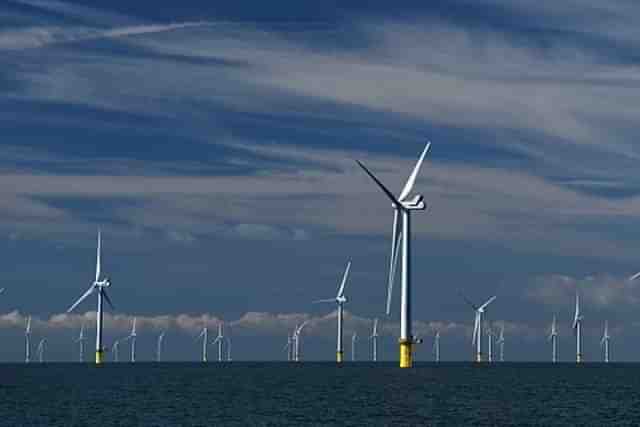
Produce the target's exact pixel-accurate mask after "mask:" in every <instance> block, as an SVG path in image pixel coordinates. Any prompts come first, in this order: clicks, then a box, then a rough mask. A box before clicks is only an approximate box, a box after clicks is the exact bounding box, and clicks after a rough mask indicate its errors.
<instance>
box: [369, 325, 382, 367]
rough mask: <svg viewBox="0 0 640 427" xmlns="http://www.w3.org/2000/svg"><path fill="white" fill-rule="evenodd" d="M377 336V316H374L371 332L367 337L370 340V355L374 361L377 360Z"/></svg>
mask: <svg viewBox="0 0 640 427" xmlns="http://www.w3.org/2000/svg"><path fill="white" fill-rule="evenodd" d="M379 336H380V335H378V318H375V319H374V320H373V333H372V334H371V336H370V337H369V339H370V340H371V345H372V353H373V354H372V356H373V361H374V362H377V361H378V337H379Z"/></svg>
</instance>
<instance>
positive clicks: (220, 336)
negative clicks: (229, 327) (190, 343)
mask: <svg viewBox="0 0 640 427" xmlns="http://www.w3.org/2000/svg"><path fill="white" fill-rule="evenodd" d="M222 325H223V324H222V322H220V323H219V324H218V336H217V337H216V339H215V340H213V344H214V345H215V344H218V362H222V344H223V343H224V334H223V333H222V328H223V327H222Z"/></svg>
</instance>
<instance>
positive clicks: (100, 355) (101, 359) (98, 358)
mask: <svg viewBox="0 0 640 427" xmlns="http://www.w3.org/2000/svg"><path fill="white" fill-rule="evenodd" d="M103 362H104V350H96V365H100V364H102V363H103Z"/></svg>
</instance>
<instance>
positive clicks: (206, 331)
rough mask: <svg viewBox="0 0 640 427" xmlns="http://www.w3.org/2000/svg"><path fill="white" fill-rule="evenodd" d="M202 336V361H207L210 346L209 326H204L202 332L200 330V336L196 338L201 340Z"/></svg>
mask: <svg viewBox="0 0 640 427" xmlns="http://www.w3.org/2000/svg"><path fill="white" fill-rule="evenodd" d="M200 338H202V361H203V362H206V361H207V349H208V347H209V328H207V327H206V326H205V327H204V328H202V332H200V335H198V338H196V340H199V339H200Z"/></svg>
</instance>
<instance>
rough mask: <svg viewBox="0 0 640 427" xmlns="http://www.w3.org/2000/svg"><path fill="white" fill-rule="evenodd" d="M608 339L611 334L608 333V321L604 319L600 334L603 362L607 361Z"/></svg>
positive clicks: (609, 339)
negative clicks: (602, 329)
mask: <svg viewBox="0 0 640 427" xmlns="http://www.w3.org/2000/svg"><path fill="white" fill-rule="evenodd" d="M609 341H611V335H609V321H608V320H605V321H604V333H603V334H602V340H600V345H601V346H602V347H604V363H609Z"/></svg>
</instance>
